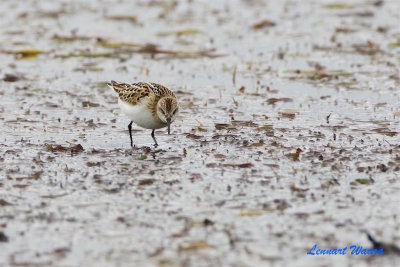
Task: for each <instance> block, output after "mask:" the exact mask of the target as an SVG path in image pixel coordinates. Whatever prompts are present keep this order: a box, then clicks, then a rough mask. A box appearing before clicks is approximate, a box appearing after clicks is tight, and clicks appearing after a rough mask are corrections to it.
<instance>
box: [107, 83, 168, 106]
mask: <svg viewBox="0 0 400 267" xmlns="http://www.w3.org/2000/svg"><path fill="white" fill-rule="evenodd" d="M107 85H108V86H110V87H112V88H113V89H114V91H115V92H117V93H118V96H119V98H120V99H121V100H122V101H124V102H126V103H129V104H132V105H136V104H138V103H139V102H141V101H142V100H144V99H145V98H150V99H151V100H152V101H149V102H151V103H154V104H157V101H158V100H159V99H160V98H162V97H166V96H171V97H175V94H174V93H173V92H172V91H171V90H169V89H168V88H166V87H165V86H162V85H160V84H157V83H145V82H138V83H133V84H127V83H118V82H115V81H111V83H107Z"/></svg>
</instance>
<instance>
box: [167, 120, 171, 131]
mask: <svg viewBox="0 0 400 267" xmlns="http://www.w3.org/2000/svg"><path fill="white" fill-rule="evenodd" d="M167 124H168V134H171V118H168V119H167Z"/></svg>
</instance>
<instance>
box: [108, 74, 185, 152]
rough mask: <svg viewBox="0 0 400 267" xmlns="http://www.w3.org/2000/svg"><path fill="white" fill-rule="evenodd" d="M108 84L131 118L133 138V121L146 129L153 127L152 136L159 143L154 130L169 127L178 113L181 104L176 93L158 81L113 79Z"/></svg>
mask: <svg viewBox="0 0 400 267" xmlns="http://www.w3.org/2000/svg"><path fill="white" fill-rule="evenodd" d="M107 85H108V86H109V87H110V88H112V89H113V90H114V91H115V92H116V93H117V94H118V105H119V106H120V108H121V110H122V112H123V113H125V115H127V116H128V117H129V118H130V119H131V123H129V125H128V130H129V135H130V139H131V146H133V140H132V123H133V122H134V123H135V124H136V125H138V126H140V127H143V128H145V129H152V130H153V131H152V135H151V136H152V138H153V140H154V142H155V145H157V141H156V139H155V136H154V130H155V129H160V128H163V127H167V128H168V134H170V126H171V123H172V122H173V121H174V120H175V118H176V115H177V114H178V110H179V105H178V100H177V98H176V96H175V94H174V93H173V92H172V91H171V90H169V89H168V88H166V87H165V86H162V85H160V84H157V83H150V82H138V83H133V84H126V83H119V82H115V81H111V82H110V83H107Z"/></svg>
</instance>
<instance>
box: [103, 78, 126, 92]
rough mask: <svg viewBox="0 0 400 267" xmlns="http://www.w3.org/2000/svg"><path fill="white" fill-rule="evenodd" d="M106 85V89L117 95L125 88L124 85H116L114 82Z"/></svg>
mask: <svg viewBox="0 0 400 267" xmlns="http://www.w3.org/2000/svg"><path fill="white" fill-rule="evenodd" d="M106 84H107V85H108V87H110V88H111V89H113V90H114V91H115V92H117V93H118V94H119V92H121V91H122V90H123V89H124V88H125V85H124V84H123V83H118V82H116V81H111V82H109V83H106Z"/></svg>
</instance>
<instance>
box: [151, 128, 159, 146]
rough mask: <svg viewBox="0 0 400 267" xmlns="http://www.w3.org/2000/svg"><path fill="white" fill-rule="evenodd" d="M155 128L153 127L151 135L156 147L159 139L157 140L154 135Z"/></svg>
mask: <svg viewBox="0 0 400 267" xmlns="http://www.w3.org/2000/svg"><path fill="white" fill-rule="evenodd" d="M154 131H155V130H154V129H153V131H151V137H153V140H154V146H155V147H158V144H157V140H156V138H155V137H154Z"/></svg>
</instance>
